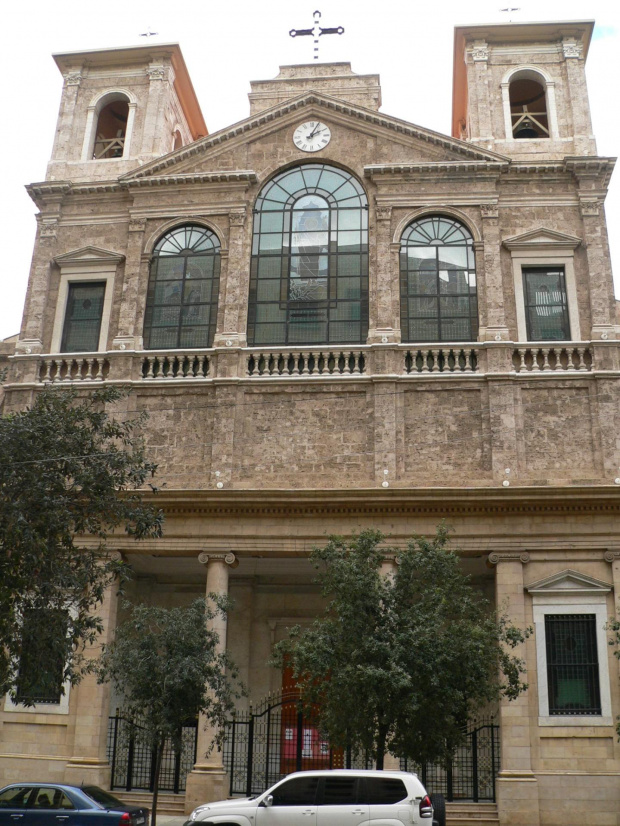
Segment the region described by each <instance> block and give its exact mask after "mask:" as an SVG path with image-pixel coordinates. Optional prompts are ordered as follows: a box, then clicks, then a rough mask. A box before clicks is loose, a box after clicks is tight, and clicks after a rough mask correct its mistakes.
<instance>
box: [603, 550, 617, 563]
mask: <svg viewBox="0 0 620 826" xmlns="http://www.w3.org/2000/svg"><path fill="white" fill-rule="evenodd" d="M603 559H604V560H605V562H614V560H616V559H620V551H605V553H604V554H603Z"/></svg>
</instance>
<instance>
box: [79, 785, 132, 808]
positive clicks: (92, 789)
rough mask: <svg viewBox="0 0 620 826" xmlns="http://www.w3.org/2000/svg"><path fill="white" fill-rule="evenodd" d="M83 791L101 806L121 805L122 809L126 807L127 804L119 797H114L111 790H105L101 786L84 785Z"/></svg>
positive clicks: (115, 806)
mask: <svg viewBox="0 0 620 826" xmlns="http://www.w3.org/2000/svg"><path fill="white" fill-rule="evenodd" d="M82 791H83V792H84V794H87V795H88V796H89V797H90V798H91V800H94V801H95V803H99V805H100V806H105V807H106V808H108V809H110V808H112V807H114V808H117V807H118V806H120V807H121V809H124V808H125V804H124V803H122V802H121V801H120V800H119V799H118V797H114V795H113V794H110V793H109V792H104V791H103V789H100V788H99V786H82Z"/></svg>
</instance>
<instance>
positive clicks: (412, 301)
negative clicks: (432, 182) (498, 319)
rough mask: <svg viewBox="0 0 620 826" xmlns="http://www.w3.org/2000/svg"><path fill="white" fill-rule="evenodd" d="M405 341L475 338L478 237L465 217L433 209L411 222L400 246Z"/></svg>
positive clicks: (471, 339) (476, 324)
mask: <svg viewBox="0 0 620 826" xmlns="http://www.w3.org/2000/svg"><path fill="white" fill-rule="evenodd" d="M400 316H401V335H402V340H403V341H411V342H422V341H451V342H463V341H475V340H476V339H477V337H478V299H477V293H476V266H475V260H474V249H473V238H472V236H471V234H470V232H469V230H468V229H467V228H466V227H465V226H464V225H463V224H461V223H460V222H459V221H456V220H454V219H453V218H449V217H447V216H443V215H431V216H428V217H424V218H421V219H420V220H418V221H414V222H413V223H411V224H409V226H408V227H407V228H406V229H405V231H404V233H403V235H402V238H401V246H400Z"/></svg>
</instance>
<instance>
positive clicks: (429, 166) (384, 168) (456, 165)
mask: <svg viewBox="0 0 620 826" xmlns="http://www.w3.org/2000/svg"><path fill="white" fill-rule="evenodd" d="M507 164H508V161H500V160H493V161H489V160H476V161H431V162H425V163H386V164H368V165H367V166H365V167H364V175H365V176H366V177H367V178H371V179H372V178H378V177H383V176H388V177H389V176H391V177H400V178H406V177H417V176H419V175H429V174H431V175H438V174H447V175H454V174H459V175H463V174H465V175H472V174H475V175H480V173H481V172H488V173H491V174H493V175H499V174H500V172H501V170H502V167H504V166H506V165H507Z"/></svg>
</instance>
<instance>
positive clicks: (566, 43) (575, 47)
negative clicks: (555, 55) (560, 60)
mask: <svg viewBox="0 0 620 826" xmlns="http://www.w3.org/2000/svg"><path fill="white" fill-rule="evenodd" d="M562 52H563V54H564V57H565V58H569V57H573V58H580V57H581V56H582V55H583V43H578V42H577V41H576V40H574V39H573V38H567V39H566V40H563V41H562Z"/></svg>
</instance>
